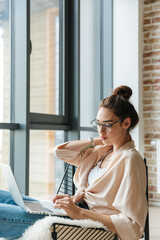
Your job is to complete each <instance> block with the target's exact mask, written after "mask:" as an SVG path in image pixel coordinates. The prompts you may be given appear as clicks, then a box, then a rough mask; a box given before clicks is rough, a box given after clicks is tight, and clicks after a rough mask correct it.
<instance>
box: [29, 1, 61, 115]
mask: <svg viewBox="0 0 160 240" xmlns="http://www.w3.org/2000/svg"><path fill="white" fill-rule="evenodd" d="M30 12H31V15H30V16H31V17H30V20H31V25H30V26H31V27H30V37H31V42H32V53H31V58H30V70H31V71H30V85H31V92H30V96H31V101H30V111H31V112H37V113H47V114H56V115H59V114H62V113H61V112H60V108H59V105H60V102H63V94H61V95H60V94H59V87H60V86H59V85H60V81H59V35H60V32H59V22H60V21H59V2H58V1H57V0H54V1H49V0H41V1H31V5H30ZM61 47H62V46H61ZM60 98H62V99H60Z"/></svg>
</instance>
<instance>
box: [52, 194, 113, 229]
mask: <svg viewBox="0 0 160 240" xmlns="http://www.w3.org/2000/svg"><path fill="white" fill-rule="evenodd" d="M53 203H54V204H55V208H62V209H64V210H65V211H66V213H67V214H68V216H69V217H71V218H72V219H91V220H94V221H99V222H101V223H103V225H104V226H106V227H107V228H108V229H109V230H111V231H112V232H116V229H115V227H114V225H113V223H112V220H111V218H110V216H109V215H106V214H101V213H97V212H94V211H91V210H87V209H83V208H80V207H78V206H76V205H75V203H74V202H73V200H72V197H71V196H70V195H68V194H64V195H56V196H55V198H54V199H53Z"/></svg>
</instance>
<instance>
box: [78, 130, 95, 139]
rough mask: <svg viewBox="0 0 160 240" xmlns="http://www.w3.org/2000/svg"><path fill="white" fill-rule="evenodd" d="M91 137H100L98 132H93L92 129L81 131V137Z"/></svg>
mask: <svg viewBox="0 0 160 240" xmlns="http://www.w3.org/2000/svg"><path fill="white" fill-rule="evenodd" d="M89 137H98V132H91V131H81V132H80V138H81V139H87V138H89Z"/></svg>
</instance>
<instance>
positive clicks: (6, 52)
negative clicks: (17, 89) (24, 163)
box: [0, 0, 10, 122]
mask: <svg viewBox="0 0 160 240" xmlns="http://www.w3.org/2000/svg"><path fill="white" fill-rule="evenodd" d="M9 112H10V31H9V1H8V0H2V1H0V122H9V119H10V114H9Z"/></svg>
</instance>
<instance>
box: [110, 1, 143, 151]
mask: <svg viewBox="0 0 160 240" xmlns="http://www.w3.org/2000/svg"><path fill="white" fill-rule="evenodd" d="M139 1H141V0H114V3H113V87H114V88H116V87H117V86H120V85H128V86H130V87H131V88H132V90H133V96H132V97H131V101H132V103H133V104H134V106H135V108H136V110H137V111H138V113H139V116H140V124H139V126H138V127H137V128H136V129H135V130H134V131H133V132H132V136H133V139H134V140H135V143H136V147H137V149H139V150H140V152H141V154H143V127H142V124H143V118H142V116H143V115H142V98H141V96H142V84H141V82H142V80H141V73H142V70H141V67H140V66H141V58H140V56H141V52H140V51H141V46H140V45H139V43H140V34H139V32H141V31H140V30H141V25H140V23H141V21H140V20H141V19H140V17H139V13H140V12H141V10H140V9H141V5H140V4H139Z"/></svg>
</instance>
